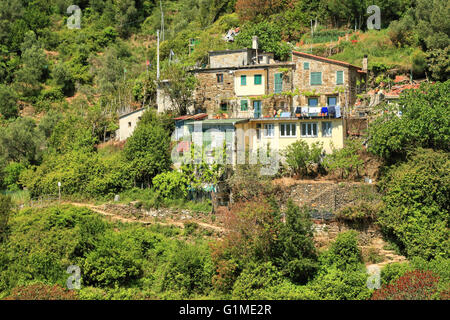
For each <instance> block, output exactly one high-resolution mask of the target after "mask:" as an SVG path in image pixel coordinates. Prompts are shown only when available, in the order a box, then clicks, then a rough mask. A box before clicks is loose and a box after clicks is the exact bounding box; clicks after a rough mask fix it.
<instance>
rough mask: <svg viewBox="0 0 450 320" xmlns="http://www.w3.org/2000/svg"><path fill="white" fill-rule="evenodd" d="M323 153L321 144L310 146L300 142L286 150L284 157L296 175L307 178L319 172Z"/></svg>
mask: <svg viewBox="0 0 450 320" xmlns="http://www.w3.org/2000/svg"><path fill="white" fill-rule="evenodd" d="M322 153H323V149H322V145H321V143H319V142H315V143H313V144H312V145H311V146H310V145H309V144H308V143H307V142H306V141H304V140H298V141H296V142H294V143H292V144H291V145H289V146H288V147H287V148H286V150H285V151H284V156H285V159H286V163H287V164H288V166H289V167H290V168H291V170H292V171H293V173H294V174H296V175H300V176H307V175H312V174H317V172H318V171H319V169H320V160H321V156H322Z"/></svg>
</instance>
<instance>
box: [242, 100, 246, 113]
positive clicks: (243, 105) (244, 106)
mask: <svg viewBox="0 0 450 320" xmlns="http://www.w3.org/2000/svg"><path fill="white" fill-rule="evenodd" d="M247 110H248V101H247V100H241V111H247Z"/></svg>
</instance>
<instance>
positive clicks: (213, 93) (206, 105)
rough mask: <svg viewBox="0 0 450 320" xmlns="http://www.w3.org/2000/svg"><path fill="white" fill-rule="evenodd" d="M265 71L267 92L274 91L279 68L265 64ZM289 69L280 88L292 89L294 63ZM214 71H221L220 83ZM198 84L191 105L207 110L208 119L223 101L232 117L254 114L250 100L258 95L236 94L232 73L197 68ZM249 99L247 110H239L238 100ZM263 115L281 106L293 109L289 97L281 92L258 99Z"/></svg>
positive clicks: (203, 110)
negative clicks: (221, 78)
mask: <svg viewBox="0 0 450 320" xmlns="http://www.w3.org/2000/svg"><path fill="white" fill-rule="evenodd" d="M264 67H266V68H267V72H266V73H265V74H268V79H267V80H268V82H266V83H267V84H268V88H266V90H265V92H266V94H272V93H274V87H275V74H276V73H280V72H282V71H283V70H282V71H280V67H279V66H277V67H271V66H269V67H267V66H264ZM286 67H288V68H289V71H288V72H286V73H285V75H284V76H283V87H282V91H283V92H285V91H293V81H292V78H293V68H294V66H293V65H290V66H289V65H287V66H286ZM217 74H223V83H218V82H217ZM195 75H196V77H197V80H198V86H197V88H196V90H195V91H194V101H195V102H194V107H195V111H196V112H206V113H207V114H208V117H209V118H212V117H213V116H214V115H216V114H217V112H218V111H219V110H220V104H221V103H222V102H227V103H228V110H229V116H230V117H233V118H248V117H253V112H254V110H253V100H257V99H258V97H240V98H237V97H236V96H235V91H234V75H233V74H232V73H229V72H227V71H226V70H223V71H209V70H204V71H201V70H200V71H197V72H196V73H195ZM242 99H247V100H248V110H247V111H241V110H240V100H242ZM261 101H262V113H263V116H269V115H271V116H273V114H274V111H275V110H278V109H280V108H281V109H282V111H286V112H289V111H292V97H291V96H284V95H275V96H273V97H271V98H267V99H261Z"/></svg>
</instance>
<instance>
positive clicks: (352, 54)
mask: <svg viewBox="0 0 450 320" xmlns="http://www.w3.org/2000/svg"><path fill="white" fill-rule="evenodd" d="M341 46H342V47H343V50H342V52H340V53H338V54H335V55H332V56H331V58H333V59H336V60H343V61H346V62H349V63H352V64H355V65H361V61H362V58H363V57H364V55H365V54H367V55H368V57H369V69H371V68H372V67H374V66H377V65H380V64H384V65H386V66H387V67H388V68H389V69H390V68H398V69H400V70H401V71H404V72H407V71H409V70H410V69H411V59H410V56H411V54H412V52H413V51H414V48H411V47H407V48H397V47H395V46H394V45H393V43H392V42H391V40H390V39H389V35H388V30H387V29H384V30H381V31H376V30H370V31H368V32H366V33H363V34H361V36H360V37H359V39H358V42H356V43H352V42H350V41H349V42H344V43H342V44H341Z"/></svg>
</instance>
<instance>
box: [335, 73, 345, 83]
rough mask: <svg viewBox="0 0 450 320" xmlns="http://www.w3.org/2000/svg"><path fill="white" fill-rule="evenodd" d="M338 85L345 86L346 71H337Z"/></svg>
mask: <svg viewBox="0 0 450 320" xmlns="http://www.w3.org/2000/svg"><path fill="white" fill-rule="evenodd" d="M336 84H344V71H336Z"/></svg>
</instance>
